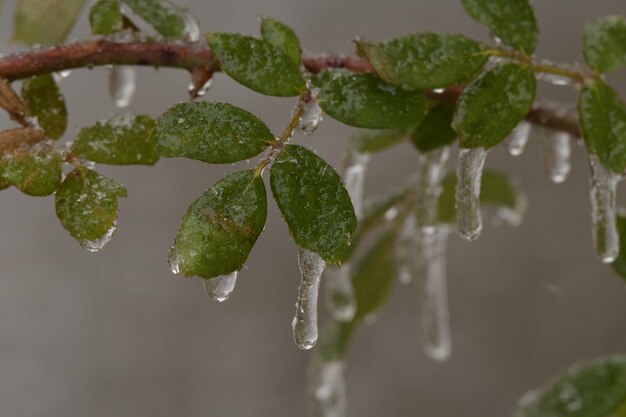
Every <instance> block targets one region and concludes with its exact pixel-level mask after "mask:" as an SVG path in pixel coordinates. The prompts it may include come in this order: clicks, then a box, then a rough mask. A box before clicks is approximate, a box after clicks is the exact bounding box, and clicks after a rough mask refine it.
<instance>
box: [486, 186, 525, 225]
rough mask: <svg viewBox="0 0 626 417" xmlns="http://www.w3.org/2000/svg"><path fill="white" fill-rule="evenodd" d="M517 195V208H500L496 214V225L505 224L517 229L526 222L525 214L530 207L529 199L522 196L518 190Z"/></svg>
mask: <svg viewBox="0 0 626 417" xmlns="http://www.w3.org/2000/svg"><path fill="white" fill-rule="evenodd" d="M515 195H516V201H515V207H514V208H510V207H500V208H498V211H497V212H496V217H495V219H494V223H495V224H499V223H500V222H505V223H507V224H508V225H509V226H513V227H517V226H519V225H521V224H522V221H523V220H524V214H525V213H526V208H527V207H528V197H526V196H525V195H524V194H522V193H521V192H520V191H519V190H517V192H516V193H515Z"/></svg>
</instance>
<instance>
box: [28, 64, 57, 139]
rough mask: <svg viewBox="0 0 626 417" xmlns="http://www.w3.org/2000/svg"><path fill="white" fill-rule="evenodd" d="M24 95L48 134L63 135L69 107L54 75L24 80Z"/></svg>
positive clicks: (30, 108) (31, 110)
mask: <svg viewBox="0 0 626 417" xmlns="http://www.w3.org/2000/svg"><path fill="white" fill-rule="evenodd" d="M22 97H23V98H24V101H25V102H26V105H27V106H28V110H29V111H30V113H31V114H32V115H33V116H35V117H36V118H37V123H39V126H41V128H42V129H43V130H44V132H46V136H48V137H49V138H51V139H58V138H60V137H61V136H63V133H65V129H66V128H67V108H66V107H65V99H64V98H63V94H61V91H60V90H59V86H58V85H57V83H56V82H55V81H54V78H53V77H52V75H50V74H44V75H37V76H35V77H31V78H27V79H26V80H24V82H23V83H22Z"/></svg>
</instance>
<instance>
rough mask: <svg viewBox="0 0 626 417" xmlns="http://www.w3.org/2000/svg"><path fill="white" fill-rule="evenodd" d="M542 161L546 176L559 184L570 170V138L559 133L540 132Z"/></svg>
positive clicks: (565, 134)
mask: <svg viewBox="0 0 626 417" xmlns="http://www.w3.org/2000/svg"><path fill="white" fill-rule="evenodd" d="M541 138H542V142H543V161H544V167H545V170H546V174H547V175H548V177H549V178H550V180H551V181H552V182H554V183H555V184H560V183H562V182H563V181H565V180H566V179H567V177H568V176H569V173H570V170H571V161H570V159H571V155H572V136H571V135H570V134H569V133H566V132H560V131H547V132H546V131H545V130H544V131H542V134H541Z"/></svg>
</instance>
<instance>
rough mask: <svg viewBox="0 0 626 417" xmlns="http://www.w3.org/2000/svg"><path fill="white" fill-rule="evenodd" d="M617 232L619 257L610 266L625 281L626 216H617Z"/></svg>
mask: <svg viewBox="0 0 626 417" xmlns="http://www.w3.org/2000/svg"><path fill="white" fill-rule="evenodd" d="M617 230H618V232H619V255H618V256H617V258H616V259H615V261H614V262H613V263H612V264H611V266H612V267H613V270H614V271H615V272H617V273H618V274H619V275H620V276H621V277H622V279H624V280H626V216H623V215H618V216H617Z"/></svg>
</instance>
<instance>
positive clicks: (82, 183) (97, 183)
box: [55, 167, 126, 250]
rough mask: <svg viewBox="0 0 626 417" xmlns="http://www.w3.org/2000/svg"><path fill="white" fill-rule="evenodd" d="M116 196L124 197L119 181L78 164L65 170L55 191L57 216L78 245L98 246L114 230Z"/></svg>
mask: <svg viewBox="0 0 626 417" xmlns="http://www.w3.org/2000/svg"><path fill="white" fill-rule="evenodd" d="M118 197H126V188H124V186H123V185H122V184H120V183H119V182H117V181H116V180H114V179H113V178H109V177H105V176H103V175H100V174H98V173H97V172H95V171H92V170H90V169H87V168H85V167H79V168H76V169H74V170H73V171H72V172H70V173H69V174H67V177H65V180H64V181H63V183H62V184H61V187H60V188H59V189H58V190H57V192H56V195H55V208H56V213H57V217H58V218H59V220H60V221H61V224H62V225H63V227H64V228H65V230H67V231H68V232H69V233H70V235H72V236H73V237H74V238H75V239H76V240H78V241H79V243H80V244H81V246H83V247H85V248H86V249H88V250H98V249H100V248H101V247H102V245H103V244H104V243H106V241H108V240H109V239H110V238H111V235H112V233H113V231H114V230H115V227H116V219H117V198H118Z"/></svg>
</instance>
